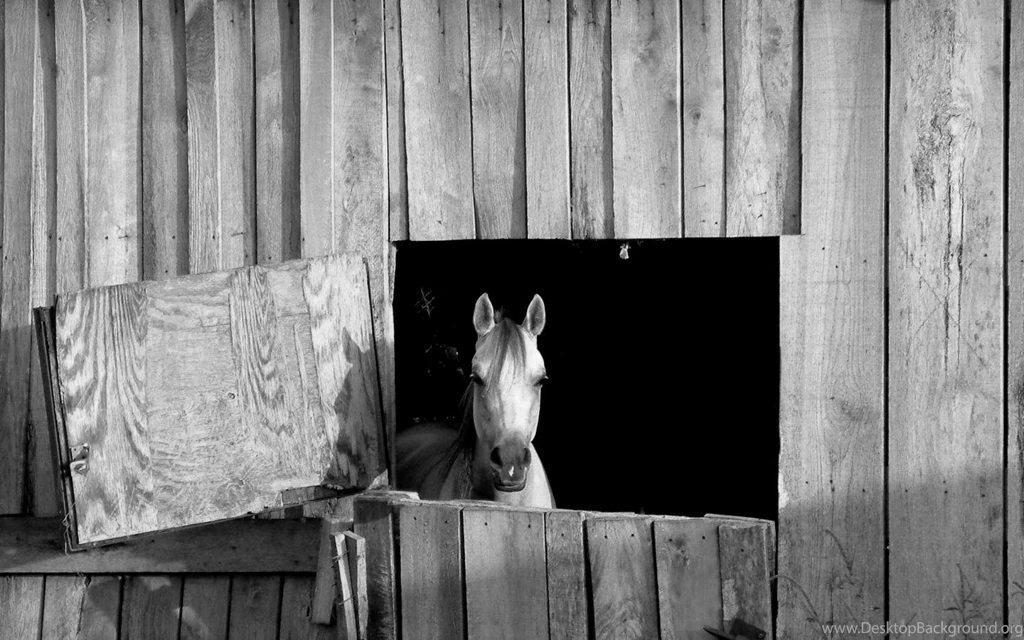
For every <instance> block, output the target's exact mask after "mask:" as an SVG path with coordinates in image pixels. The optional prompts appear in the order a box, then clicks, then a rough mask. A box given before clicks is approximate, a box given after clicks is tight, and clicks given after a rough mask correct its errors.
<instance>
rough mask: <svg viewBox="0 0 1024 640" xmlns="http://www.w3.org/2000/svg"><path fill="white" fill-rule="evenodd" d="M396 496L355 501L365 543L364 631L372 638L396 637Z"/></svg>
mask: <svg viewBox="0 0 1024 640" xmlns="http://www.w3.org/2000/svg"><path fill="white" fill-rule="evenodd" d="M394 498H395V495H394V494H389V493H384V494H378V493H366V494H363V495H361V496H359V497H357V498H356V502H355V525H354V529H353V530H354V531H355V533H356V535H358V536H360V537H362V538H363V539H365V540H366V567H367V574H366V588H367V611H368V614H369V615H368V616H367V628H368V629H369V630H370V637H371V638H380V639H382V640H393V639H394V638H397V637H398V636H397V629H396V620H397V607H396V602H395V595H396V592H397V588H398V576H396V574H395V529H394V525H393V522H392V517H391V502H392V501H393V500H394Z"/></svg>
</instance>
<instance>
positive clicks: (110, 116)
mask: <svg viewBox="0 0 1024 640" xmlns="http://www.w3.org/2000/svg"><path fill="white" fill-rule="evenodd" d="M83 4H84V28H85V42H84V44H85V92H86V93H85V98H86V100H85V109H84V111H83V112H82V114H81V120H79V121H78V126H79V127H81V128H83V129H84V130H85V132H86V144H85V147H84V153H85V158H86V160H85V162H86V167H85V183H84V187H85V214H86V216H87V219H86V223H85V231H86V234H85V237H84V238H85V243H86V245H85V246H86V252H87V258H86V260H87V262H86V264H87V265H88V275H89V279H88V284H90V285H93V286H95V285H101V284H119V283H122V282H132V281H135V280H137V279H138V278H139V276H140V274H141V266H142V265H141V262H142V256H141V244H142V243H141V239H140V234H139V220H140V216H141V205H142V202H141V198H140V177H141V164H140V156H139V140H140V138H141V135H140V132H141V109H140V108H139V86H140V82H141V77H140V74H141V71H140V64H141V56H140V50H139V44H140V41H141V39H142V38H141V34H140V23H139V6H138V4H133V3H121V2H108V1H107V0H84V1H83ZM79 55H81V53H79Z"/></svg>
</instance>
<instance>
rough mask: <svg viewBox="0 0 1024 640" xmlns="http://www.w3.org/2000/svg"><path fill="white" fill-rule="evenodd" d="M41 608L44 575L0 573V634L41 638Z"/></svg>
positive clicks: (11, 636)
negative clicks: (1, 574) (2, 574)
mask: <svg viewBox="0 0 1024 640" xmlns="http://www.w3.org/2000/svg"><path fill="white" fill-rule="evenodd" d="M42 611H43V576H0V637H4V638H37V637H39V632H40V627H41V625H42V618H43V616H42Z"/></svg>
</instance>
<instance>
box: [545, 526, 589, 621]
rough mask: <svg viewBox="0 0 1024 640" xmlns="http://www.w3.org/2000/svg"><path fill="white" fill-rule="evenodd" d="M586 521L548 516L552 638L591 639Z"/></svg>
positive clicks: (549, 606) (549, 593)
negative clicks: (588, 605)
mask: <svg viewBox="0 0 1024 640" xmlns="http://www.w3.org/2000/svg"><path fill="white" fill-rule="evenodd" d="M583 521H584V515H583V513H582V512H579V511H551V512H549V513H548V514H547V515H546V516H545V521H544V527H545V528H544V534H545V538H546V541H547V574H548V631H549V633H550V635H551V637H552V638H579V639H585V638H589V637H590V630H589V624H588V617H587V616H588V612H587V575H586V562H587V557H586V551H585V549H584V546H583Z"/></svg>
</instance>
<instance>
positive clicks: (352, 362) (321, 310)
mask: <svg viewBox="0 0 1024 640" xmlns="http://www.w3.org/2000/svg"><path fill="white" fill-rule="evenodd" d="M302 286H303V291H304V292H305V296H306V301H307V303H308V305H309V313H310V323H311V331H312V335H313V352H314V357H315V358H316V369H317V376H318V386H319V389H320V399H321V407H322V411H323V416H324V421H325V422H326V424H328V425H330V426H331V427H332V428H331V429H330V431H329V433H328V434H327V436H328V439H329V440H330V445H331V447H330V449H329V450H328V451H326V452H325V453H326V454H327V455H328V456H330V457H329V459H330V460H332V461H333V462H332V467H331V470H330V471H331V474H330V477H329V478H327V479H326V480H327V483H328V484H329V485H330V484H339V485H341V486H343V487H350V486H360V487H368V486H370V483H371V482H372V481H373V479H374V478H376V477H377V475H379V474H380V473H381V472H383V471H384V470H385V462H384V457H383V454H384V451H383V446H382V442H381V435H382V433H383V429H382V426H383V422H382V420H381V416H380V407H381V404H380V399H379V394H378V383H377V380H378V378H377V361H376V357H375V354H374V344H373V324H372V320H371V318H370V314H369V309H368V306H369V305H368V304H366V301H368V300H369V296H368V292H367V280H366V269H365V266H364V265H363V263H362V261H361V260H359V259H357V258H352V257H346V256H328V257H324V258H315V259H313V260H311V261H310V263H309V267H308V270H307V272H306V275H305V276H304V277H303V280H302ZM352 301H362V303H361V304H360V303H356V304H352ZM334 425H338V427H339V428H338V430H334V429H333V426H334Z"/></svg>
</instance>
